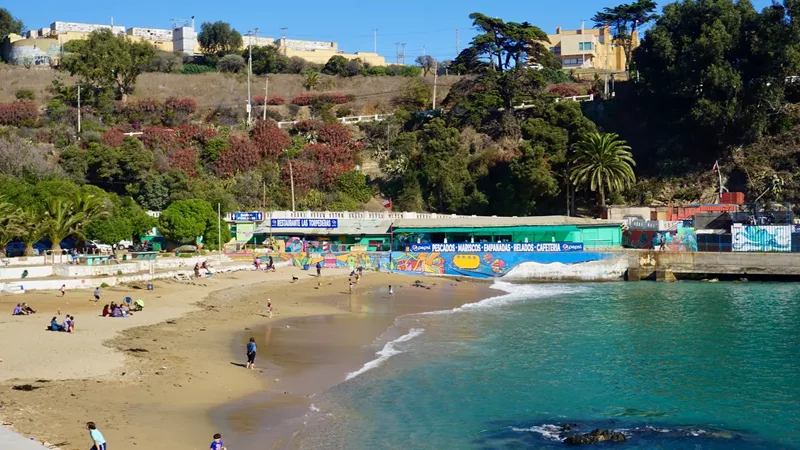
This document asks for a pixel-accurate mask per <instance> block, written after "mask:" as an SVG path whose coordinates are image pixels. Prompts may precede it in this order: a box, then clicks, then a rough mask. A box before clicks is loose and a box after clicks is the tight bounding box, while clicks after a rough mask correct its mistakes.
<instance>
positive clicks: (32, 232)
mask: <svg viewBox="0 0 800 450" xmlns="http://www.w3.org/2000/svg"><path fill="white" fill-rule="evenodd" d="M21 222H22V234H20V238H21V240H22V242H24V243H25V254H26V255H28V256H33V254H34V250H33V244H35V243H37V242H39V241H40V240H41V239H42V238H43V237H44V236H45V235H46V234H47V220H46V216H45V215H44V213H42V211H40V210H39V209H38V208H35V207H28V208H25V209H24V210H22V214H21Z"/></svg>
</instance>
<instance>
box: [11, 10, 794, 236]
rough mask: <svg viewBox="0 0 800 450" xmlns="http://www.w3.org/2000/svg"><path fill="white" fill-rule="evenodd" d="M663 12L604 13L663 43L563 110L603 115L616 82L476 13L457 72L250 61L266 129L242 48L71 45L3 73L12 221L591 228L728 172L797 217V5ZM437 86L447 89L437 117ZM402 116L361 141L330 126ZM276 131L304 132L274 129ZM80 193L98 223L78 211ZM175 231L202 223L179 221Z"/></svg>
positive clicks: (90, 229) (231, 44)
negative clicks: (317, 219) (362, 220)
mask: <svg viewBox="0 0 800 450" xmlns="http://www.w3.org/2000/svg"><path fill="white" fill-rule="evenodd" d="M655 8H656V5H655V3H654V2H652V1H650V0H637V1H636V2H634V3H630V4H623V5H618V6H614V7H607V8H604V9H603V10H601V11H599V12H598V14H597V16H596V17H595V21H596V22H597V23H596V25H598V26H603V25H604V24H606V23H608V24H610V25H611V27H612V30H613V33H614V36H615V39H617V40H618V42H620V43H621V45H625V43H626V42H628V43H629V42H631V39H632V38H631V36H632V35H633V32H634V31H636V28H637V27H639V28H641V27H642V26H644V25H646V24H648V23H649V24H650V25H651V26H650V28H649V29H648V30H647V33H646V35H645V36H644V38H643V39H642V42H641V46H640V47H639V48H636V49H633V48H632V47H631V48H630V49H629V48H627V47H626V53H629V54H630V55H631V60H630V61H631V62H630V66H629V68H628V72H629V74H628V75H629V76H628V80H629V81H625V82H617V83H616V92H615V96H614V97H612V98H608V99H598V101H595V102H591V103H585V104H579V103H575V102H564V101H561V102H559V101H556V100H557V99H558V98H559V97H564V96H569V95H570V94H572V95H576V94H579V93H585V92H592V93H595V94H598V97H600V96H601V95H600V94H601V92H602V91H603V87H604V86H603V83H602V81H601V80H597V79H596V80H595V81H594V82H589V83H575V82H573V80H572V79H571V77H570V76H569V73H565V71H563V70H562V69H561V67H560V65H559V64H558V62H557V61H555V60H554V58H553V56H552V55H551V54H550V52H549V51H548V49H547V48H546V47H545V46H544V45H542V44H541V42H542V41H543V40H545V39H547V37H546V34H545V33H544V32H543V31H542V30H541V29H539V28H538V27H536V26H535V25H532V24H530V23H516V22H505V21H503V20H502V19H498V18H492V17H488V16H485V15H482V14H479V13H475V14H472V15H471V16H470V18H471V19H472V20H473V22H474V25H475V27H476V29H477V30H478V34H477V35H476V37H475V38H474V39H473V40H472V42H471V43H470V45H469V46H468V47H466V48H465V49H464V50H463V51H462V52H461V54H460V55H458V57H457V58H455V59H454V60H453V61H443V62H434V61H432V60H429V59H426V58H421V59H420V60H419V61H418V65H417V67H416V68H415V70H413V71H412V70H410V69H401V68H394V69H391V71H392V72H391V73H390V72H389V69H386V70H385V71H384V70H383V69H378V68H371V67H364V66H363V65H360V66H359V65H358V63H357V62H356V63H354V62H347V61H342V60H339V59H336V57H334V58H332V59H331V61H329V62H328V64H325V65H324V66H309V65H308V64H305V63H304V64H303V65H301V64H300V62H298V61H290V60H286V59H281V55H278V54H277V53H276V52H275V51H274V50H269V48H265V49H263V51H262V50H259V51H255V49H254V54H253V69H254V73H255V77H254V79H255V81H254V83H253V86H254V88H253V97H254V98H253V100H254V102H255V103H256V104H258V105H259V106H257V107H255V108H254V110H253V116H254V119H255V120H254V122H253V123H252V124H248V123H247V121H246V113H245V109H244V104H246V101H247V94H246V92H247V91H246V69H245V67H246V64H247V60H246V59H245V56H246V55H247V56H249V55H248V54H247V53H241V52H240V53H238V54H237V53H236V52H234V51H233V50H232V49H236V48H239V47H240V45H239V44H238V43H237V41H236V35H235V34H233V31H235V30H229V31H230V33H228V34H225V33H216V34H215V36H222V37H220V38H218V41H208V40H206V41H203V40H201V42H204V44H203V45H204V48H206V50H207V54H206V55H205V56H204V57H203V58H200V59H198V60H192V61H188V62H187V61H183V60H179V59H180V58H178V59H176V57H175V56H174V55H164V54H161V55H159V54H156V53H155V52H154V51H153V50H152V49H151V48H149V47H147V46H140V45H137V44H134V43H131V42H129V41H127V40H126V39H124V38H120V37H116V36H112V35H110V33H104V32H97V33H95V34H94V35H92V36H91V37H90V38H89V40H87V41H81V42H77V43H74V44H73V43H72V42H75V41H72V42H70V46H69V51H70V53H69V54H68V55H67V56H65V58H64V60H63V61H62V63H61V66H60V67H58V68H57V69H56V70H55V71H48V72H39V71H36V70H32V69H26V68H14V69H10V68H3V69H0V70H2V71H3V72H2V73H3V74H4V76H5V74H13V76H15V77H18V78H17V79H16V80H12V82H11V83H6V84H4V85H3V87H2V92H0V95H2V96H4V98H5V99H8V100H11V99H10V98H9V97H10V95H11V93H12V92H13V96H14V97H15V99H14V100H13V101H6V102H5V103H3V104H2V105H0V125H1V126H2V128H0V174H2V178H0V192H2V193H3V196H4V198H3V200H2V201H0V203H2V207H3V208H6V209H7V210H8V211H12V212H13V214H11V215H10V216H9V217H16V219H14V220H15V222H14V223H15V224H16V225H14V224H12V225H14V226H16V227H17V229H19V230H23V229H27V227H29V226H31V224H33V223H36V221H37V218H38V219H39V221H42V222H43V223H44V222H47V221H48V220H49V221H50V222H47V223H50V224H51V225H48V227H46V229H53V228H63V227H61V226H58V227H57V226H55V225H54V223H55V222H53V221H57V220H56V219H55V217H61V216H59V214H62V213H63V212H64V211H69V213H66V214H62V215H63V216H64V217H67V216H70V215H76V216H78V217H82V219H81V220H78V221H73V223H72V224H71V225H70V226H69V227H67V231H68V235H72V236H76V237H78V238H81V239H83V238H89V239H92V238H97V239H100V240H104V241H111V240H112V239H111V238H112V237H113V238H114V239H116V237H118V236H110V235H109V234H108V233H110V232H109V231H108V230H114V232H116V231H119V232H120V233H121V234H128V235H130V234H131V233H133V234H135V233H137V232H139V231H140V230H142V229H144V228H145V227H146V226H150V225H153V222H152V221H148V219H144V216H143V215H142V214H143V211H144V210H160V211H164V212H165V215H162V219H160V222H159V224H160V225H161V226H162V227H163V228H164V230H165V234H167V235H168V236H169V237H171V238H173V239H175V240H177V241H179V242H185V241H188V240H190V236H191V235H192V234H195V235H204V234H207V233H208V234H209V236H206V237H207V242H209V243H210V244H211V245H214V237H213V236H211V234H214V233H212V232H211V229H212V228H213V227H212V226H211V225H210V224H211V223H212V222H213V218H214V217H216V216H215V211H214V210H215V209H216V207H217V205H219V206H220V208H221V209H222V211H223V212H230V211H235V210H247V209H288V208H291V207H292V206H293V204H294V207H296V208H297V209H311V210H322V209H328V210H348V209H350V210H352V209H360V208H363V207H364V205H375V206H377V207H378V208H380V203H379V202H377V201H376V200H375V199H388V198H391V199H392V201H393V205H394V209H395V210H406V211H412V210H413V211H433V212H440V213H461V214H481V215H509V216H510V215H516V216H523V215H534V214H565V213H571V214H574V213H582V214H595V213H597V208H598V207H602V206H603V205H605V204H609V203H636V204H652V203H664V204H667V203H678V202H690V201H698V200H699V201H709V200H713V199H712V198H711V197H713V195H714V193H715V192H716V189H717V188H716V183H715V179H716V176H717V175H716V173H715V172H712V171H711V168H712V166H713V165H714V163H715V162H716V161H719V165H720V166H721V167H722V171H723V174H724V178H725V182H726V184H727V188H728V189H729V190H732V191H734V190H741V191H745V192H747V194H748V198H755V197H757V196H759V195H761V198H762V199H763V200H764V201H788V202H794V199H795V198H796V196H795V192H796V191H797V189H798V187H800V185H798V183H799V182H798V181H797V180H795V176H794V174H795V173H796V170H795V169H796V165H797V164H798V162H797V161H800V159H798V152H797V145H796V144H795V143H796V142H797V137H796V136H797V130H796V126H797V108H796V104H795V102H796V101H798V98H797V96H798V90H797V87H798V86H800V85H798V84H797V83H798V81H799V80H800V78H798V71H797V66H798V63H799V62H800V61H798V56H797V55H798V54H800V52H798V51H797V50H798V45H800V30H798V25H796V24H795V21H794V20H792V19H793V17H794V16H795V15H796V8H797V6H795V5H794V3H793V2H788V0H787V2H786V4H779V3H776V4H773V5H771V6H769V7H767V8H765V9H764V10H763V11H757V10H755V9H754V8H753V6H752V5H751V4H750V3H749V2H747V1H744V0H742V1H738V2H733V1H731V0H715V1H711V0H687V1H683V2H680V3H672V4H668V5H665V6H664V9H663V14H662V15H661V16H660V17H656V16H655V14H654V11H655ZM212 26H217V24H204V27H212ZM201 34H202V33H201ZM240 38H241V36H239V39H240ZM257 58H258V60H257ZM342 59H343V58H342ZM532 63H535V67H534V64H532ZM187 66H188V67H189V69H187ZM200 66H202V67H205V69H199V68H197V67H200ZM301 66H302V67H301ZM178 67H180V69H178ZM293 71H294V72H296V73H282V72H293ZM433 71H438V73H441V75H442V76H440V77H438V78H437V93H438V95H437V100H436V106H437V109H433V108H432V106H433V79H434V76H433V75H434V74H433ZM193 72H196V73H193ZM212 72H213V73H212ZM445 72H446V73H448V74H452V73H456V74H459V75H458V76H451V75H447V76H445V74H444V73H445ZM20 74H21V75H20ZM26 74H30V75H29V76H28V77H27V78H28V79H26V76H25V75H26ZM43 74H46V75H43ZM266 74H270V91H269V96H268V97H267V98H266V99H265V98H264V96H263V94H260V93H261V92H262V90H261V89H263V88H262V87H261V84H262V83H265V81H266V80H265V78H264V75H266ZM48 77H49V78H48ZM4 79H5V78H4ZM33 79H36V80H38V81H36V83H38V84H36V86H33V87H28V86H27V85H23V84H24V83H29V82H32V81H30V80H33ZM14 83H17V84H14ZM78 83H80V86H81V99H82V102H81V108H80V116H81V130H80V132H77V125H78V120H77V119H78V109H77V84H78ZM439 83H441V84H439ZM255 86H259V87H258V88H256V87H255ZM259 95H260V97H259ZM373 96H374V97H373ZM265 100H266V102H267V104H268V106H267V120H261V118H262V117H263V116H262V114H263V110H262V109H261V108H262V106H260V105H262V104H263V102H264V101H265ZM521 104H525V105H526V107H525V108H523V109H518V108H515V107H516V106H518V105H521ZM389 112H391V113H392V115H391V117H390V118H388V119H386V120H383V121H379V122H368V123H362V124H359V125H357V126H349V125H343V124H341V123H338V122H337V120H336V118H337V116H343V115H350V114H376V113H389ZM280 120H297V121H298V122H297V123H296V124H294V125H292V126H290V127H288V128H285V129H279V128H278V127H277V125H276V121H280ZM130 132H134V133H136V134H135V135H132V136H131V135H126V134H125V133H130ZM292 186H293V189H292ZM87 196H89V197H91V198H93V199H98V201H100V202H101V204H102V205H105V206H104V207H103V208H101V209H102V211H105V213H106V214H102V215H91V214H84V213H83V212H82V210H81V209H80V208H82V207H81V205H83V204H86V202H87V201H86V199H85V197H87ZM56 200H60V201H61V202H62V205H61V206H57V205H56V203H58V202H57V201H56ZM65 208H66V209H65ZM84 212H85V211H84ZM128 216H133V217H140V218H142V220H139V219H136V220H133V219H129V218H128ZM180 216H186V217H190V218H191V219H190V220H188V221H178V220H172V219H167V218H170V217H172V218H175V217H180ZM164 217H166V218H164ZM6 220H7V219H6ZM126 220H127V221H128V222H125V221H126ZM115 221H116V222H115ZM25 223H27V224H28V225H24V224H25ZM21 224H22V225H21ZM8 229H10V230H13V229H15V228H14V227H13V226H12V227H9V228H8ZM120 230H121V231H120ZM104 233H105V234H104ZM4 236H5V237H4V239H5V240H8V239H12V238H20V236H19V232H17V234H14V233H10V232H8V233H6V234H5V235H4ZM57 237H58V236H54V238H57ZM0 244H2V242H0Z"/></svg>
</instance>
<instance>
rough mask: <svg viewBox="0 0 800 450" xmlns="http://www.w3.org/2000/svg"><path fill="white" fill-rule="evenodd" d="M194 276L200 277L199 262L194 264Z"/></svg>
mask: <svg viewBox="0 0 800 450" xmlns="http://www.w3.org/2000/svg"><path fill="white" fill-rule="evenodd" d="M194 277H195V278H200V263H199V262H198V263H196V264H195V265H194Z"/></svg>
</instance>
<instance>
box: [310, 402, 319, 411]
mask: <svg viewBox="0 0 800 450" xmlns="http://www.w3.org/2000/svg"><path fill="white" fill-rule="evenodd" d="M308 409H310V410H312V411H314V412H319V408H317V405H315V404H313V403H312V404H311V406H310V407H309V408H308Z"/></svg>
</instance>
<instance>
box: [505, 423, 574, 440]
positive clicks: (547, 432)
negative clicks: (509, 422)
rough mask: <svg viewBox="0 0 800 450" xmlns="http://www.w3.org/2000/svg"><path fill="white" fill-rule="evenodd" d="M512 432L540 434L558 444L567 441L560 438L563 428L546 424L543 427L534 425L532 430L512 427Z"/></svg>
mask: <svg viewBox="0 0 800 450" xmlns="http://www.w3.org/2000/svg"><path fill="white" fill-rule="evenodd" d="M511 431H517V432H521V433H539V434H541V435H542V437H544V438H545V439H549V440H551V441H557V442H562V441H564V439H565V438H562V437H561V436H560V434H561V427H559V426H557V425H549V424H545V425H541V426H539V425H534V426H532V427H530V428H517V427H511Z"/></svg>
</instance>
